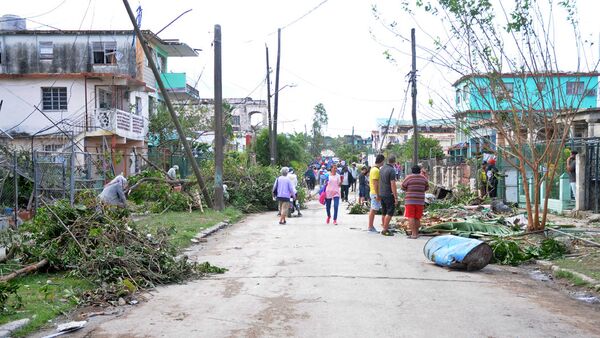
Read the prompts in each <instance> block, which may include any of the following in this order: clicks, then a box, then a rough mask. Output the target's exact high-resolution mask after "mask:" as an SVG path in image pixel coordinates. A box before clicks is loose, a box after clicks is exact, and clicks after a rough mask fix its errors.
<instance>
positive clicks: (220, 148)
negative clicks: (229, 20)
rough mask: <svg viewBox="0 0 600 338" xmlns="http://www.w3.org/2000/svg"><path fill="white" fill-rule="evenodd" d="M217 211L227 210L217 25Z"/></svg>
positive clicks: (219, 50) (215, 204)
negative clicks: (224, 184)
mask: <svg viewBox="0 0 600 338" xmlns="http://www.w3.org/2000/svg"><path fill="white" fill-rule="evenodd" d="M214 46H215V201H214V206H215V210H223V209H224V208H225V205H224V202H223V144H224V142H223V141H224V139H223V79H222V76H223V74H222V65H221V61H222V60H221V26H220V25H215V41H214Z"/></svg>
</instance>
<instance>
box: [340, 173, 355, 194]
mask: <svg viewBox="0 0 600 338" xmlns="http://www.w3.org/2000/svg"><path fill="white" fill-rule="evenodd" d="M340 175H341V177H340V178H341V179H342V202H348V190H349V189H350V176H351V175H352V174H350V171H349V170H348V167H344V168H342V173H341V174H340Z"/></svg>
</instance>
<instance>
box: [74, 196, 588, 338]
mask: <svg viewBox="0 0 600 338" xmlns="http://www.w3.org/2000/svg"><path fill="white" fill-rule="evenodd" d="M345 208H346V204H343V205H342V206H341V209H342V210H341V211H342V212H341V216H340V217H339V225H338V226H334V225H332V224H330V225H327V224H325V216H324V210H323V207H322V206H321V205H319V204H318V202H311V203H309V209H308V210H306V211H304V216H303V217H300V218H291V219H288V222H287V225H279V224H278V219H277V217H276V215H275V213H274V212H270V213H263V214H257V215H251V216H249V217H247V218H246V219H245V220H244V221H242V222H240V223H238V224H235V225H233V226H231V227H229V228H227V229H225V230H222V231H220V232H219V233H217V234H216V235H214V236H213V237H210V238H209V240H208V243H204V244H202V245H196V246H193V247H191V249H190V250H189V251H188V255H190V256H191V257H193V258H195V259H197V260H199V261H209V262H211V263H212V264H215V265H218V266H222V267H226V268H228V269H229V271H228V272H226V273H225V274H223V275H215V276H212V277H209V278H206V279H203V280H199V281H194V282H190V283H188V284H185V285H173V286H168V287H161V288H158V289H157V290H156V291H155V292H153V294H152V295H151V296H150V298H149V300H148V301H147V302H143V303H141V304H138V305H136V306H133V307H130V308H129V309H127V310H126V311H125V313H124V314H123V315H122V316H120V317H114V318H103V319H100V320H99V322H92V323H90V324H91V325H89V327H88V328H86V330H85V331H84V332H80V333H78V334H76V335H75V336H86V337H283V336H286V337H289V336H294V337H593V336H600V312H599V311H598V310H597V308H593V307H590V306H586V305H585V304H582V303H580V302H577V301H574V300H572V299H570V298H569V297H568V296H566V295H565V294H563V293H562V292H559V291H556V290H554V289H552V288H548V287H546V286H544V285H542V284H540V282H538V281H534V280H532V279H530V278H528V277H527V276H525V275H523V274H522V272H520V271H521V270H519V269H511V268H504V267H496V266H488V267H486V268H485V269H483V270H482V271H479V272H474V273H467V272H459V271H450V270H448V269H445V268H441V267H437V266H435V265H433V264H431V263H430V262H429V261H428V260H427V259H426V258H425V257H424V255H423V252H422V251H423V245H424V244H425V242H426V240H427V239H426V238H420V239H417V240H411V239H407V238H406V237H404V236H399V235H397V236H394V237H385V236H382V235H379V234H376V233H369V232H367V231H366V221H367V216H366V215H348V214H347V210H345ZM378 222H379V219H377V221H376V224H378Z"/></svg>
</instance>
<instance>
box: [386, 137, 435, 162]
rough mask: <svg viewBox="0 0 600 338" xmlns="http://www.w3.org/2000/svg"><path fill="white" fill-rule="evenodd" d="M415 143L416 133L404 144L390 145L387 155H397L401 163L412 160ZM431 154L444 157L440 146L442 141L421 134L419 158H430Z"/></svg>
mask: <svg viewBox="0 0 600 338" xmlns="http://www.w3.org/2000/svg"><path fill="white" fill-rule="evenodd" d="M413 144H414V135H413V136H412V137H411V138H410V139H408V141H406V142H404V143H402V144H393V145H392V144H390V145H388V148H387V151H386V152H387V154H386V155H387V156H389V155H396V159H397V162H399V163H404V162H410V161H412V157H413ZM430 155H431V157H433V158H443V157H444V150H443V149H442V146H440V141H438V140H436V139H433V138H430V137H425V136H422V135H420V134H419V159H420V160H423V159H428V158H429V156H430Z"/></svg>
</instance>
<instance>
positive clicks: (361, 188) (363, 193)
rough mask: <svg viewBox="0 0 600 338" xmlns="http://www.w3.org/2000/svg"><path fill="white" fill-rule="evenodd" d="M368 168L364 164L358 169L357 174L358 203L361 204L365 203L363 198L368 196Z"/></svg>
mask: <svg viewBox="0 0 600 338" xmlns="http://www.w3.org/2000/svg"><path fill="white" fill-rule="evenodd" d="M368 171H369V168H367V167H366V166H364V167H362V169H361V170H360V175H358V203H359V204H360V205H362V204H363V203H365V198H366V197H367V196H369V179H368V178H367V172H368Z"/></svg>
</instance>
